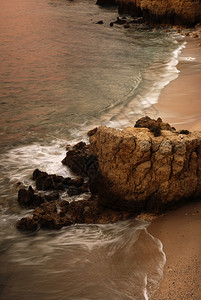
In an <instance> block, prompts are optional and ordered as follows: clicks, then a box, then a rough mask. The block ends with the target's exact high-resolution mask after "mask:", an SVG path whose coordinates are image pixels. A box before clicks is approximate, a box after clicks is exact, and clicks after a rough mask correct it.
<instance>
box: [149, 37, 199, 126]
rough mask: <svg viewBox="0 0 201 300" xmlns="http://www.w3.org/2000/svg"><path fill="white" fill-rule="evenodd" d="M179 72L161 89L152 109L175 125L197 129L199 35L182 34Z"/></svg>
mask: <svg viewBox="0 0 201 300" xmlns="http://www.w3.org/2000/svg"><path fill="white" fill-rule="evenodd" d="M185 40H186V41H187V44H186V48H185V49H184V50H183V51H182V53H181V54H180V56H179V63H178V65H177V69H178V70H179V72H180V73H179V76H178V78H177V79H176V80H173V81H172V82H170V83H169V84H168V85H167V86H166V87H165V88H164V89H163V91H162V92H161V95H160V98H159V102H158V103H157V104H156V105H154V108H155V111H157V114H158V116H160V117H161V118H162V119H163V121H165V122H168V123H170V124H171V125H172V126H174V127H175V128H176V129H178V130H180V129H188V130H201V46H200V44H201V39H200V38H194V39H193V38H190V37H188V38H186V39H185Z"/></svg>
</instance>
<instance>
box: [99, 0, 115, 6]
mask: <svg viewBox="0 0 201 300" xmlns="http://www.w3.org/2000/svg"><path fill="white" fill-rule="evenodd" d="M96 4H97V5H100V6H117V3H116V0H97V1H96Z"/></svg>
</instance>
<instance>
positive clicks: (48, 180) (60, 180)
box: [33, 169, 84, 191]
mask: <svg viewBox="0 0 201 300" xmlns="http://www.w3.org/2000/svg"><path fill="white" fill-rule="evenodd" d="M33 179H35V180H36V188H37V189H38V190H61V191H62V190H67V189H68V188H69V187H71V186H75V187H77V188H78V187H82V186H83V185H84V178H82V177H79V178H74V179H72V178H70V177H66V178H64V177H62V176H58V175H55V174H51V175H48V174H47V173H46V172H41V171H40V170H38V169H36V170H35V171H34V172H33Z"/></svg>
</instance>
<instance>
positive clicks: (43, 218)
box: [17, 117, 201, 231]
mask: <svg viewBox="0 0 201 300" xmlns="http://www.w3.org/2000/svg"><path fill="white" fill-rule="evenodd" d="M88 135H89V139H90V145H86V144H85V143H83V142H80V143H78V144H76V145H74V146H72V147H68V152H67V154H66V157H65V158H64V161H63V162H66V164H67V165H69V166H71V168H72V170H74V171H76V172H77V173H78V174H84V175H85V178H83V177H77V178H69V177H67V178H64V177H62V176H58V175H55V174H50V175H49V174H47V173H46V172H41V171H40V170H38V169H36V170H35V171H34V172H33V176H32V178H33V180H35V182H36V188H37V189H38V190H40V191H38V190H37V189H36V190H34V189H33V188H32V187H31V186H30V187H29V188H28V189H25V188H21V189H20V190H19V192H18V203H19V205H20V206H22V207H25V208H28V209H30V208H33V209H35V210H34V211H33V216H32V217H30V216H28V217H25V218H22V219H21V220H19V221H18V222H17V228H18V229H20V230H29V231H35V230H38V229H40V228H44V229H47V228H48V229H60V228H62V227H63V226H69V225H72V224H75V223H87V224H88V223H99V224H100V223H111V222H116V221H119V220H125V219H128V218H130V217H135V216H136V215H137V214H138V213H141V212H142V211H149V212H155V213H160V212H161V211H164V210H166V209H169V208H171V207H172V206H174V205H177V206H178V205H179V204H180V203H182V202H184V201H187V200H191V199H193V200H195V199H197V198H200V197H201V132H194V133H190V132H189V131H187V130H181V131H179V132H177V131H176V130H175V128H173V127H171V126H170V125H169V124H167V123H164V122H163V121H162V120H161V119H160V118H158V119H157V120H152V119H150V118H149V117H144V118H141V119H140V120H138V121H137V122H136V124H135V127H133V128H126V129H124V130H117V129H113V128H108V127H104V126H101V127H98V128H95V129H93V130H91V131H90V132H89V133H88ZM89 188H90V192H91V195H89V196H88V199H86V197H84V198H83V200H79V201H78V199H77V198H76V199H75V198H73V199H72V198H70V196H75V195H80V194H81V193H85V192H88V191H89ZM41 190H42V192H41ZM85 196H87V194H86V195H85Z"/></svg>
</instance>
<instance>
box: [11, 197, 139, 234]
mask: <svg viewBox="0 0 201 300" xmlns="http://www.w3.org/2000/svg"><path fill="white" fill-rule="evenodd" d="M130 217H134V215H133V213H131V212H128V211H123V210H121V211H115V210H112V209H108V208H105V207H104V206H101V205H99V201H98V198H97V197H96V196H93V197H91V198H89V199H88V200H80V201H72V202H71V203H68V202H67V201H61V202H58V201H57V202H55V201H51V202H49V203H42V204H41V205H40V207H38V208H37V209H36V210H35V211H34V213H33V217H32V218H30V217H26V218H22V219H21V220H19V221H18V222H17V228H18V229H19V230H22V231H35V230H37V229H39V228H42V229H60V228H62V227H63V226H70V225H72V224H76V223H80V224H84V223H87V224H94V223H96V224H104V223H112V222H117V221H121V220H126V219H128V218H130Z"/></svg>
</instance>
